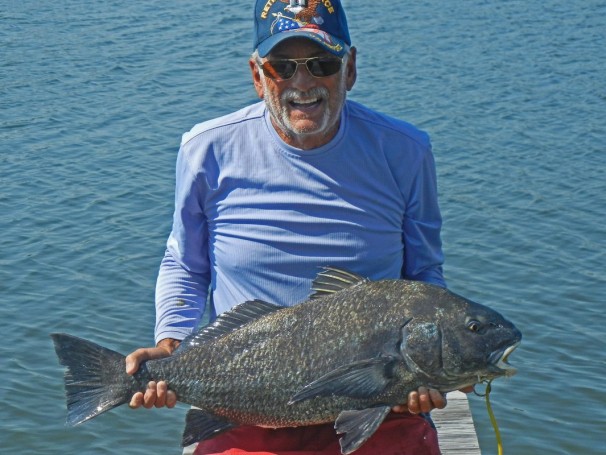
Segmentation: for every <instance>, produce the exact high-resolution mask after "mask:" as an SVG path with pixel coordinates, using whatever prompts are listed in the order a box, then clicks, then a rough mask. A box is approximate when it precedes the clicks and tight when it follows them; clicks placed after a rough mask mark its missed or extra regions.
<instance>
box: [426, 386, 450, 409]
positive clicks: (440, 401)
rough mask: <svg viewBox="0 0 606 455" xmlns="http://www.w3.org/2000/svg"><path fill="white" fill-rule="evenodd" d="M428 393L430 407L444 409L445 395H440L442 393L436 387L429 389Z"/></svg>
mask: <svg viewBox="0 0 606 455" xmlns="http://www.w3.org/2000/svg"><path fill="white" fill-rule="evenodd" d="M428 393H429V398H430V401H431V403H432V409H433V408H438V409H444V408H445V407H446V402H447V401H446V396H445V395H442V393H441V392H439V391H438V390H436V389H429V391H428Z"/></svg>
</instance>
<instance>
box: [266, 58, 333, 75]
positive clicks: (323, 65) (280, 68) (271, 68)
mask: <svg viewBox="0 0 606 455" xmlns="http://www.w3.org/2000/svg"><path fill="white" fill-rule="evenodd" d="M341 63H342V59H340V58H338V57H311V58H285V59H280V60H267V61H265V62H263V63H261V62H258V65H259V66H260V67H261V69H262V70H263V74H265V76H267V77H269V78H270V79H281V80H286V79H290V78H291V77H293V76H294V75H295V73H296V72H297V68H299V65H305V66H306V67H307V70H308V71H309V73H310V74H311V75H312V76H313V77H327V76H332V75H333V74H336V73H338V72H339V70H340V69H341Z"/></svg>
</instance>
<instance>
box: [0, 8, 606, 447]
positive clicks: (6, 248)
mask: <svg viewBox="0 0 606 455" xmlns="http://www.w3.org/2000/svg"><path fill="white" fill-rule="evenodd" d="M345 4H346V6H347V8H348V14H349V22H350V27H351V34H352V38H353V41H354V43H355V44H356V45H357V46H358V49H359V61H358V63H359V65H358V69H359V78H358V82H357V85H356V87H355V88H354V90H353V91H352V92H351V94H350V96H351V98H352V99H355V100H358V101H361V102H363V103H365V104H367V105H369V106H371V107H374V108H376V109H379V110H382V111H384V112H387V113H389V114H392V115H395V116H398V117H400V118H403V119H406V120H408V121H411V122H413V123H415V124H417V125H418V126H420V127H421V128H423V129H425V130H427V131H428V132H429V133H430V134H431V137H432V140H433V145H434V151H435V155H436V160H437V164H438V173H439V179H440V180H439V185H440V193H441V206H442V209H443V215H444V220H445V225H444V243H445V251H446V254H447V264H446V268H445V271H446V275H447V279H448V281H449V285H450V287H451V288H452V289H453V290H454V291H455V292H458V293H461V294H464V295H466V296H468V297H470V298H472V299H474V300H478V301H481V302H483V303H486V304H489V305H490V306H493V307H494V308H496V309H498V310H499V311H502V312H503V313H505V314H506V315H507V316H508V317H509V318H510V319H512V320H513V321H515V322H516V324H517V325H518V326H519V327H520V329H521V330H522V332H523V333H524V336H525V338H524V342H523V344H522V346H521V347H520V348H519V349H518V350H517V351H516V352H515V354H514V355H513V356H512V359H511V360H512V363H515V364H516V366H517V367H518V368H519V374H518V375H517V376H515V377H514V378H512V379H508V380H501V381H497V382H496V383H495V384H493V395H492V399H493V406H494V408H495V413H496V415H497V418H498V421H499V424H500V427H501V433H502V436H503V439H504V444H505V453H506V454H508V455H535V454H540V453H550V454H598V453H603V451H602V450H603V449H602V447H603V445H604V439H605V438H604V435H605V434H606V412H605V410H604V405H605V404H606V395H605V393H604V387H603V382H604V377H605V376H606V368H605V357H604V347H605V344H606V343H605V341H606V336H605V335H604V326H605V318H604V302H605V297H606V282H605V278H604V264H605V255H604V249H605V241H606V235H605V234H606V232H605V228H604V220H605V219H606V209H605V194H606V184H605V182H606V178H605V175H604V174H605V169H606V150H605V148H606V132H605V129H606V78H605V77H604V74H606V50H605V47H604V43H605V42H606V27H605V26H604V24H606V5H605V4H604V2H603V1H597V0H585V1H582V2H570V1H563V0H546V1H542V2H529V1H515V0H513V1H500V0H499V1H496V0H494V1H479V0H470V1H467V2H441V1H440V2H439V1H436V0H430V1H427V2H406V3H402V2H391V1H384V0H382V1H376V2H362V1H353V0H349V1H347V2H346V3H345ZM250 10H251V6H250V2H222V1H218V0H206V1H204V2H200V1H191V0H175V1H173V2H161V1H156V0H152V1H147V2H118V1H98V2H87V1H84V0H65V1H62V2H34V1H31V0H23V1H19V2H17V1H11V0H8V1H7V0H4V1H2V2H0V24H1V26H0V141H1V142H0V144H1V147H2V149H1V151H0V232H1V233H2V235H1V237H0V252H1V253H0V295H1V298H2V302H1V305H0V320H1V321H2V327H3V332H2V335H3V342H2V343H1V345H0V346H1V347H0V401H1V402H2V406H1V407H0V422H2V423H1V425H2V428H1V431H0V446H1V447H2V451H3V453H41V454H45V453H49V454H56V453H91V454H103V453H112V454H113V453H128V454H139V453H140V454H143V453H146V454H147V453H159V454H176V453H179V449H178V444H179V439H180V433H181V429H182V425H183V416H184V413H185V407H180V408H179V409H177V410H172V411H167V410H153V411H143V410H140V411H136V412H135V411H130V410H129V409H127V408H121V409H117V410H114V411H112V412H111V413H109V414H106V415H104V416H102V417H99V418H98V419H95V420H94V421H92V422H88V423H86V424H84V425H82V426H79V427H77V428H73V429H70V428H66V427H65V426H64V423H63V422H64V419H65V408H64V406H65V405H64V400H63V390H62V374H63V373H62V369H61V368H60V367H59V365H58V363H57V361H56V359H55V357H54V352H53V349H52V345H51V341H50V338H49V337H48V334H49V333H50V332H54V331H64V332H69V333H73V334H77V335H79V336H82V337H85V338H91V339H93V340H95V341H97V342H99V343H101V344H105V345H108V346H110V347H112V348H114V349H117V350H120V351H123V352H129V351H130V350H131V349H133V348H135V347H138V346H140V345H149V344H151V343H152V331H153V319H154V315H153V304H152V301H153V289H154V282H155V276H156V273H157V268H158V264H159V261H160V259H161V256H162V254H163V250H164V242H165V239H166V236H167V234H168V231H169V228H170V218H171V210H172V198H173V184H174V180H173V169H174V161H175V156H176V151H177V147H178V144H179V140H180V135H181V134H182V133H183V132H184V131H186V130H188V129H189V128H190V127H191V126H192V125H193V124H194V123H197V122H199V121H202V120H204V119H208V118H212V117H215V116H217V115H220V114H223V113H227V112H230V111H233V110H235V109H237V108H239V107H241V106H244V105H246V104H249V103H250V102H253V101H254V100H255V93H254V91H253V89H252V85H251V82H250V77H249V73H248V65H247V57H248V55H249V54H250V52H251V49H250V46H251V34H252V32H251V29H252V20H251V11H250ZM471 402H472V409H473V413H474V419H475V423H476V427H477V430H478V434H479V438H480V443H481V445H482V448H483V451H484V453H496V447H495V443H494V435H493V432H492V429H491V426H490V422H489V419H488V416H487V413H486V410H485V408H484V402H483V400H482V399H481V398H477V397H472V398H471Z"/></svg>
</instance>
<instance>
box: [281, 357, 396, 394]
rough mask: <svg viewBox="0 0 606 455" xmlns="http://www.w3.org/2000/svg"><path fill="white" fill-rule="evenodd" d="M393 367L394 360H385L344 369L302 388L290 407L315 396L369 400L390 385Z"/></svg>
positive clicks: (375, 360) (380, 358)
mask: <svg viewBox="0 0 606 455" xmlns="http://www.w3.org/2000/svg"><path fill="white" fill-rule="evenodd" d="M394 364H395V358H394V357H392V356H385V357H378V358H374V359H367V360H361V361H359V362H354V363H350V364H349V365H344V366H342V367H339V368H337V369H336V370H333V371H331V372H330V373H327V374H325V375H324V376H322V377H321V378H320V379H317V380H315V381H314V382H311V383H310V384H308V385H306V386H305V387H303V388H302V389H301V390H300V391H299V392H297V393H296V394H295V395H294V396H293V397H292V398H291V399H290V402H289V404H292V403H296V402H298V401H303V400H309V399H310V398H313V397H318V396H331V395H337V396H346V397H351V398H368V397H372V396H373V395H376V394H377V393H380V392H381V391H383V390H384V389H385V387H386V386H387V385H388V384H389V382H390V381H391V378H392V369H393V368H392V367H393V365H394Z"/></svg>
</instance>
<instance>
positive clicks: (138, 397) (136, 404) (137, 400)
mask: <svg viewBox="0 0 606 455" xmlns="http://www.w3.org/2000/svg"><path fill="white" fill-rule="evenodd" d="M128 405H129V406H130V407H131V408H132V409H137V408H140V407H141V406H142V405H143V393H142V392H137V393H135V394H134V395H133V397H132V398H131V399H130V403H128Z"/></svg>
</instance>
